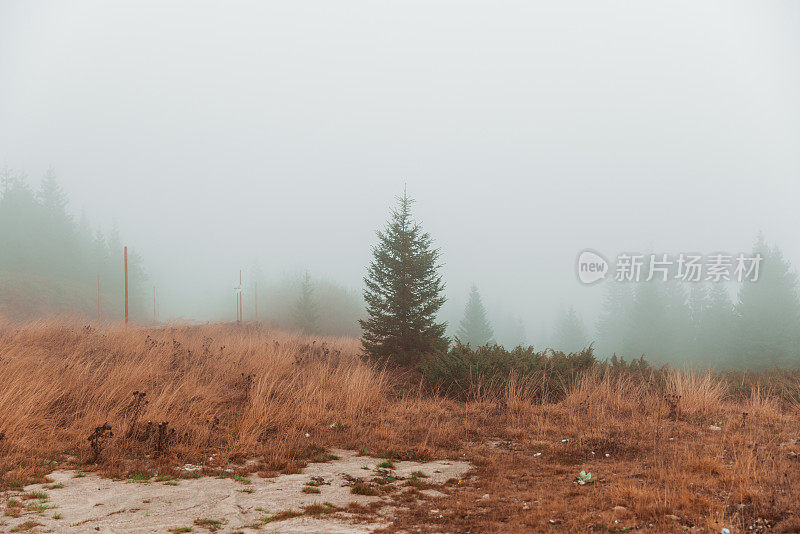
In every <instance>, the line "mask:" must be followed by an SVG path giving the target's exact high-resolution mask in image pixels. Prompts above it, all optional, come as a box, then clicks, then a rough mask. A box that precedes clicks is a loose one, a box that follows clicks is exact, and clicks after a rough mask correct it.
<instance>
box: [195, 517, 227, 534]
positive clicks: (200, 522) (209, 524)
mask: <svg viewBox="0 0 800 534" xmlns="http://www.w3.org/2000/svg"><path fill="white" fill-rule="evenodd" d="M223 523H224V521H223V520H221V519H208V518H201V519H195V520H194V524H195V525H196V526H198V527H203V528H207V529H208V530H210V531H211V532H216V531H217V530H219V529H220V528H222V524H223Z"/></svg>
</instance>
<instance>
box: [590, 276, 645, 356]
mask: <svg viewBox="0 0 800 534" xmlns="http://www.w3.org/2000/svg"><path fill="white" fill-rule="evenodd" d="M632 303H633V290H632V287H631V284H627V283H620V282H616V281H613V282H610V283H609V284H608V285H607V289H606V294H605V295H604V296H603V307H602V310H601V311H600V316H599V318H598V320H597V330H596V332H597V344H598V352H599V353H600V354H602V355H604V356H611V355H612V354H617V355H620V356H622V355H623V353H622V351H623V348H624V347H623V345H624V340H625V336H626V334H627V330H628V321H629V319H630V313H631V304H632ZM637 356H638V355H637Z"/></svg>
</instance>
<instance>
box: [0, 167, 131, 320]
mask: <svg viewBox="0 0 800 534" xmlns="http://www.w3.org/2000/svg"><path fill="white" fill-rule="evenodd" d="M68 205H69V202H68V199H67V195H66V194H65V193H64V191H63V190H62V188H61V187H60V186H59V184H58V181H57V179H56V175H55V173H54V172H53V171H52V170H48V171H47V172H46V173H45V175H44V177H43V178H42V180H41V183H40V184H39V187H38V188H37V189H34V188H33V187H31V185H30V184H29V183H28V179H27V176H26V175H25V174H24V173H22V172H16V171H13V170H11V169H8V168H6V169H4V170H3V171H2V172H1V173H0V251H2V254H0V308H2V310H0V311H4V312H6V313H9V314H11V315H14V316H21V317H26V316H27V317H34V316H41V315H45V314H48V313H53V312H61V311H73V312H74V311H78V312H80V313H85V314H94V313H96V309H97V277H98V275H99V276H100V283H101V293H102V304H103V308H104V313H108V314H109V317H110V318H113V319H118V318H119V317H120V314H121V310H122V307H123V302H122V297H121V295H122V294H123V285H124V274H123V243H122V240H121V238H120V235H119V231H118V230H117V227H116V225H112V227H111V229H110V231H109V232H108V233H104V232H103V231H102V229H101V228H99V227H98V228H96V229H94V230H93V229H92V227H91V225H90V223H89V220H88V217H87V216H86V215H85V214H83V215H82V216H81V217H80V218H79V219H78V221H75V219H74V217H73V216H72V215H71V214H70V213H69V211H68ZM128 272H129V293H130V295H131V304H130V308H131V311H132V312H133V313H134V314H137V312H139V311H140V310H141V308H142V307H143V303H142V302H141V297H142V295H143V293H144V285H143V284H144V281H145V273H144V269H143V266H142V258H141V256H139V254H138V253H136V252H135V251H134V250H133V249H129V250H128Z"/></svg>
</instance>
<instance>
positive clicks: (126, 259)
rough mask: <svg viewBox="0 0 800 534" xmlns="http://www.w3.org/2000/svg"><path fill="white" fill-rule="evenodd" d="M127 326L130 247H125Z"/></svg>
mask: <svg viewBox="0 0 800 534" xmlns="http://www.w3.org/2000/svg"><path fill="white" fill-rule="evenodd" d="M125 326H128V247H125Z"/></svg>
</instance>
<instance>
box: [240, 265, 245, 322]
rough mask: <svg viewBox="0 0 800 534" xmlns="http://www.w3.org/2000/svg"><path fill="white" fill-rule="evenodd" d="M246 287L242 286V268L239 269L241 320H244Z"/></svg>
mask: <svg viewBox="0 0 800 534" xmlns="http://www.w3.org/2000/svg"><path fill="white" fill-rule="evenodd" d="M243 297H244V288H243V287H242V270H241V269H239V321H240V322H243V321H244V298H243Z"/></svg>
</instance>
